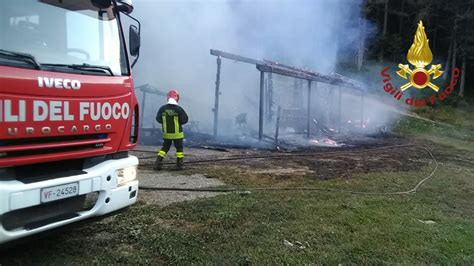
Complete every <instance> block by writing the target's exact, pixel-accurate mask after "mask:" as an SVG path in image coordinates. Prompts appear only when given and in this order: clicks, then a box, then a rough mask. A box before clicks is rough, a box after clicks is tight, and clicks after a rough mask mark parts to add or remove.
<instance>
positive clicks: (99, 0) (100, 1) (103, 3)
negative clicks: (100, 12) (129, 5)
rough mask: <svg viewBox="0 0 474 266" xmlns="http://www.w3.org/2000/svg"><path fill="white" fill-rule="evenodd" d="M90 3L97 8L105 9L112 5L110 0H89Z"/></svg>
mask: <svg viewBox="0 0 474 266" xmlns="http://www.w3.org/2000/svg"><path fill="white" fill-rule="evenodd" d="M91 3H92V5H94V6H95V7H97V8H99V9H106V8H109V7H110V6H111V5H112V1H110V0H91Z"/></svg>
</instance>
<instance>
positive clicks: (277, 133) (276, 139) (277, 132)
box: [275, 105, 281, 144]
mask: <svg viewBox="0 0 474 266" xmlns="http://www.w3.org/2000/svg"><path fill="white" fill-rule="evenodd" d="M280 116H281V106H279V105H278V111H277V117H276V123H275V126H276V128H275V144H278V135H279V133H280Z"/></svg>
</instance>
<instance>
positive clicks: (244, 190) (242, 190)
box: [139, 144, 438, 196]
mask: <svg viewBox="0 0 474 266" xmlns="http://www.w3.org/2000/svg"><path fill="white" fill-rule="evenodd" d="M415 146H418V147H421V148H422V149H424V150H425V151H426V152H427V153H428V154H429V156H430V158H431V160H432V161H433V162H434V168H433V169H432V170H431V172H430V174H429V175H427V176H426V177H425V178H423V179H421V180H420V181H419V182H418V183H417V184H416V185H415V186H414V187H413V188H411V189H409V190H406V191H394V192H364V191H353V190H344V189H332V188H317V187H249V188H235V187H233V188H232V187H231V188H176V187H154V186H144V185H140V186H139V188H140V189H143V190H153V191H187V192H234V193H242V194H246V193H251V192H257V191H269V192H271V191H321V192H330V193H346V194H355V195H373V196H380V195H381V196H384V195H407V194H414V193H416V192H417V191H418V189H419V188H420V186H421V185H422V184H423V183H425V182H426V181H428V180H429V179H431V178H432V177H433V175H434V174H435V172H436V171H437V170H438V161H437V160H436V158H435V157H434V155H433V153H432V152H431V151H430V149H429V148H428V147H425V146H421V145H416V144H406V145H393V146H385V147H378V148H372V149H365V150H356V151H338V152H326V153H324V152H318V153H312V154H308V153H305V154H304V155H305V156H308V155H315V154H317V155H319V154H334V153H343V152H349V153H364V152H370V151H374V150H385V149H393V148H403V147H415ZM296 156H302V154H285V155H280V156H275V155H273V156H252V157H233V158H221V159H220V160H219V161H224V160H244V159H256V158H275V157H296ZM214 161H216V159H214V160H201V161H194V163H198V162H199V163H201V162H214ZM188 163H190V162H188Z"/></svg>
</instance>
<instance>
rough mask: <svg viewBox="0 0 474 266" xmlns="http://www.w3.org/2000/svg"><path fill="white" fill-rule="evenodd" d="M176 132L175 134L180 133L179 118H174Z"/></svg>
mask: <svg viewBox="0 0 474 266" xmlns="http://www.w3.org/2000/svg"><path fill="white" fill-rule="evenodd" d="M174 132H175V133H178V132H179V119H178V117H177V116H175V117H174Z"/></svg>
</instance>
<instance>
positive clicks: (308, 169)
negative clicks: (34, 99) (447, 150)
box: [133, 136, 430, 206]
mask: <svg viewBox="0 0 474 266" xmlns="http://www.w3.org/2000/svg"><path fill="white" fill-rule="evenodd" d="M353 139H354V138H353ZM410 145H420V146H410ZM422 146H426V143H423V144H421V143H415V142H413V141H408V140H406V139H403V138H398V137H393V136H391V137H390V136H389V137H383V138H382V137H374V138H370V137H364V138H359V139H358V140H352V141H351V142H350V143H346V144H345V145H343V146H340V147H327V146H316V145H314V146H311V147H309V148H308V147H305V148H299V149H298V148H296V149H292V150H282V149H275V150H257V149H225V151H224V150H223V149H221V148H218V149H212V148H213V147H208V146H206V148H199V147H196V148H187V149H186V150H185V153H186V160H185V161H186V169H185V171H183V172H178V171H175V165H174V163H175V161H174V151H173V150H171V151H170V153H169V156H168V157H167V158H166V159H165V166H164V169H163V170H162V171H155V170H153V163H154V160H155V156H156V154H155V152H156V149H157V147H152V146H139V147H137V148H136V151H134V152H133V154H134V155H135V156H137V157H138V158H140V166H139V180H140V184H141V185H142V186H148V187H149V186H151V187H161V188H163V187H165V188H192V189H194V188H213V187H220V186H225V185H226V184H225V183H224V182H223V180H226V178H222V176H215V175H213V174H212V169H213V168H220V169H222V168H225V169H227V170H229V171H234V172H238V173H252V174H256V175H258V176H271V177H272V178H279V179H294V178H298V177H302V176H311V178H314V179H315V180H329V179H334V178H343V179H344V178H345V179H350V178H354V176H356V175H357V174H360V173H368V172H372V173H373V172H387V171H410V170H415V169H420V168H422V167H424V166H425V165H426V164H428V162H429V161H430V160H429V159H430V158H429V154H428V153H427V151H426V150H424V149H423V148H422ZM233 158H238V159H235V160H234V159H233ZM210 169H211V170H210ZM209 172H211V174H210V173H209ZM217 178H219V179H217ZM218 194H219V193H216V192H193V191H153V190H141V191H140V197H139V199H140V200H141V201H143V202H145V203H147V204H156V205H159V206H165V205H168V204H171V203H173V202H178V201H185V200H192V199H196V198H201V197H212V196H215V195H218Z"/></svg>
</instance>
